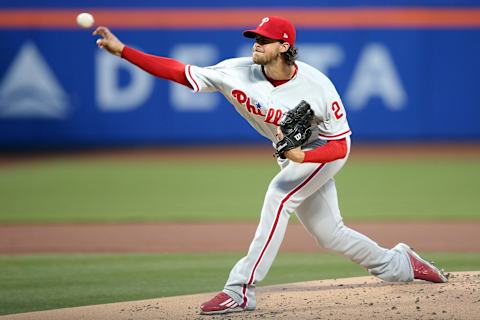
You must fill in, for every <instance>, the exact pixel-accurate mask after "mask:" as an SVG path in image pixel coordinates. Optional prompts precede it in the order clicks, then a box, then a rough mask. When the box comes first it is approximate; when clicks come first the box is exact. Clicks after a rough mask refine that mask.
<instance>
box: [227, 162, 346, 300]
mask: <svg viewBox="0 0 480 320" xmlns="http://www.w3.org/2000/svg"><path fill="white" fill-rule="evenodd" d="M345 161H346V160H339V161H335V162H332V163H328V164H301V165H299V164H296V163H291V162H289V163H288V164H287V165H285V166H284V168H283V169H282V170H281V172H280V173H279V174H278V175H277V176H276V177H275V178H274V179H273V180H272V182H271V183H270V185H269V188H268V191H267V193H266V196H265V200H264V204H263V208H262V213H261V218H260V223H259V225H258V228H257V231H256V233H255V236H254V239H253V241H252V243H251V245H250V248H249V250H248V253H247V255H246V256H245V257H244V258H242V259H241V260H240V261H239V262H238V263H237V264H236V265H235V266H234V268H233V269H232V271H231V272H230V276H229V278H228V281H227V283H226V285H225V288H224V292H225V293H226V294H228V295H229V296H231V297H232V298H233V299H234V300H235V301H236V302H237V303H238V304H239V305H241V306H244V307H246V308H247V309H253V308H255V306H256V301H255V294H254V288H255V284H256V283H257V282H259V281H261V280H262V279H263V278H264V277H265V276H266V274H267V272H268V270H269V269H270V266H271V265H272V262H273V260H274V259H275V257H276V255H277V252H278V249H279V247H280V245H281V243H282V240H283V237H284V234H285V230H286V227H287V224H288V220H289V218H290V214H291V213H293V212H294V211H295V209H296V208H297V207H298V206H299V205H300V203H302V201H303V200H304V199H306V198H308V197H309V196H310V195H311V194H313V193H314V192H315V191H316V190H317V189H318V188H320V187H321V186H322V185H323V184H324V183H325V182H326V181H328V180H329V179H330V178H331V177H332V176H333V175H334V174H335V173H336V172H338V170H340V168H341V167H342V166H343V164H344V163H345Z"/></svg>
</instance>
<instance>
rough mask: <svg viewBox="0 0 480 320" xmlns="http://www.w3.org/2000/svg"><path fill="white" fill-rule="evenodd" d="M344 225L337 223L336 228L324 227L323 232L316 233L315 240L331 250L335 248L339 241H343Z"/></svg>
mask: <svg viewBox="0 0 480 320" xmlns="http://www.w3.org/2000/svg"><path fill="white" fill-rule="evenodd" d="M343 227H344V225H343V224H340V225H337V226H336V227H335V228H331V229H329V230H324V229H322V232H317V233H316V234H315V240H316V242H317V244H318V245H319V246H320V247H323V248H325V249H329V250H335V248H336V247H337V245H338V243H339V242H341V238H342V230H343Z"/></svg>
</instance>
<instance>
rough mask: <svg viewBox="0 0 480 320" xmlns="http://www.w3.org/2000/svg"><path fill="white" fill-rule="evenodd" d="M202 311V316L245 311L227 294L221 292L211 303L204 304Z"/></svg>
mask: <svg viewBox="0 0 480 320" xmlns="http://www.w3.org/2000/svg"><path fill="white" fill-rule="evenodd" d="M200 309H201V312H200V314H223V313H230V312H240V311H244V310H245V309H244V308H242V307H241V306H240V305H239V304H238V303H236V302H235V300H233V299H232V297H230V296H229V295H228V294H226V293H225V292H220V293H219V294H217V295H216V296H215V297H213V299H211V300H210V301H207V302H205V303H203V304H202V305H201V306H200Z"/></svg>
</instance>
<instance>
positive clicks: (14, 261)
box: [0, 253, 480, 314]
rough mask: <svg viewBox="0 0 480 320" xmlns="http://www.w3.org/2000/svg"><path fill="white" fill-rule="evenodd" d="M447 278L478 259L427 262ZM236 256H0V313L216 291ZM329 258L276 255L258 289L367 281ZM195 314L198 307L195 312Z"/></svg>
mask: <svg viewBox="0 0 480 320" xmlns="http://www.w3.org/2000/svg"><path fill="white" fill-rule="evenodd" d="M425 256H426V257H427V258H429V259H434V260H436V261H437V263H438V265H440V266H442V267H445V268H446V270H448V271H466V270H479V269H480V253H477V254H449V253H436V254H427V255H425ZM240 257H241V254H220V253H219V254H150V255H143V254H142V255H139V254H135V255H134V254H130V255H34V256H0V270H2V272H0V283H1V286H0V314H11V313H19V312H28V311H36V310H48V309H57V308H62V307H73V306H81V305H91V304H101V303H109V302H118V301H130V300H141V299H149V298H158V297H166V296H175V295H182V294H193V293H200V292H209V291H212V292H214V291H219V290H221V288H223V285H224V281H225V280H226V278H227V277H228V272H229V270H230V268H231V267H232V266H233V265H234V264H235V262H236V261H237V260H238V259H239V258H240ZM366 275H368V274H367V272H366V271H365V270H364V269H363V268H361V267H359V266H358V265H356V264H354V263H352V262H351V261H349V260H348V259H346V258H344V257H342V256H338V255H332V254H281V255H279V257H278V258H277V259H276V261H275V263H274V264H273V267H272V269H271V271H270V273H269V274H268V276H267V278H266V279H265V281H264V282H262V284H261V285H269V284H280V283H289V282H299V281H307V280H318V279H330V278H345V277H353V276H366ZM192 307H197V306H192Z"/></svg>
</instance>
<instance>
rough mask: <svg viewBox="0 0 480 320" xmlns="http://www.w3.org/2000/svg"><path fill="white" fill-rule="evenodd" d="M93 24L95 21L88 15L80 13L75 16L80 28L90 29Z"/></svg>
mask: <svg viewBox="0 0 480 320" xmlns="http://www.w3.org/2000/svg"><path fill="white" fill-rule="evenodd" d="M94 22H95V19H93V16H92V15H91V14H90V13H87V12H82V13H80V14H79V15H78V16H77V24H78V25H79V26H80V27H82V28H90V27H91V26H93V23H94Z"/></svg>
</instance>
